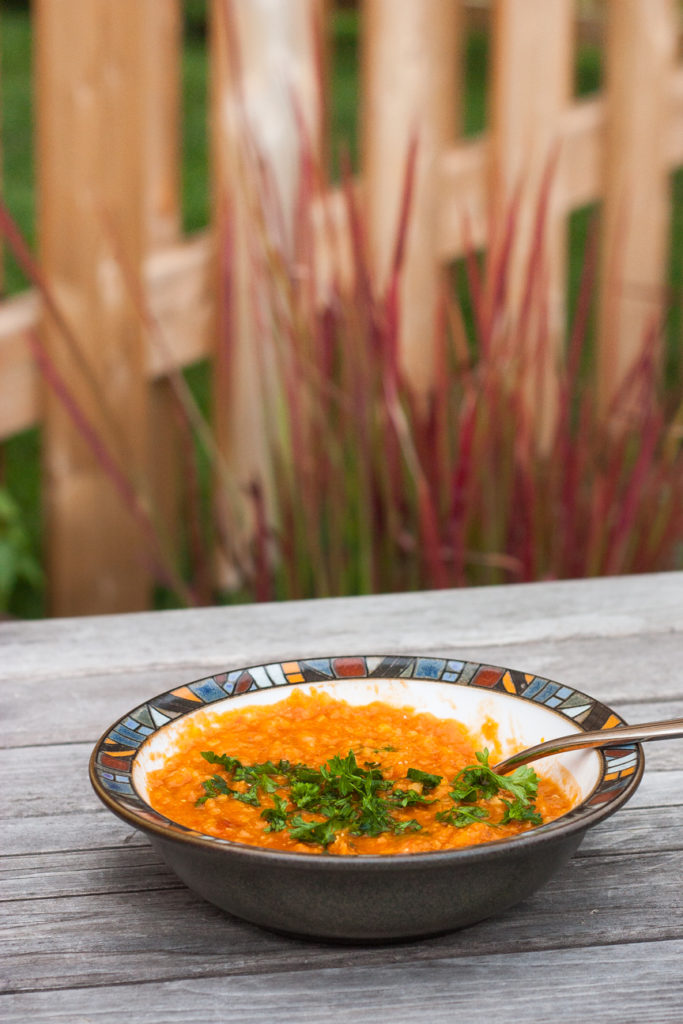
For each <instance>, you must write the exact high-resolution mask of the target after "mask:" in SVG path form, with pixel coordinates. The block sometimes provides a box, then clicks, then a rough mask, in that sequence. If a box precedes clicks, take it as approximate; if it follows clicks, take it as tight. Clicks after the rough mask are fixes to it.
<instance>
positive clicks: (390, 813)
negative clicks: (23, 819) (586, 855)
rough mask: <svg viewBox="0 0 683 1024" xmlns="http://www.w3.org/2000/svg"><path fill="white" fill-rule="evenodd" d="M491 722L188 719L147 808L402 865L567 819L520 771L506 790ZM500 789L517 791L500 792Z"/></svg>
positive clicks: (227, 833)
mask: <svg viewBox="0 0 683 1024" xmlns="http://www.w3.org/2000/svg"><path fill="white" fill-rule="evenodd" d="M487 747H488V748H492V749H493V752H494V753H492V754H491V763H492V764H495V763H496V757H495V753H496V747H497V730H496V725H495V722H492V721H490V720H487V721H485V722H483V723H482V728H481V733H480V734H479V735H478V736H473V735H472V734H470V733H469V732H468V731H467V730H466V729H465V727H464V726H463V725H462V724H460V723H459V722H457V721H454V720H452V719H439V718H437V717H435V716H434V715H432V714H429V713H425V712H417V711H415V710H414V709H412V708H396V707H392V706H390V705H388V704H385V703H382V702H380V701H376V702H374V703H371V704H366V705H363V706H361V707H356V706H352V705H350V704H348V703H346V702H345V701H341V700H337V699H334V698H332V697H330V696H329V695H327V694H324V693H320V692H315V691H314V692H312V693H309V694H306V693H302V692H301V691H297V690H295V691H294V692H293V693H292V694H291V696H290V697H288V698H287V699H285V700H283V701H281V702H279V703H277V704H275V705H269V706H252V707H248V708H245V709H243V710H235V711H230V712H225V713H222V714H221V715H220V717H219V716H217V715H213V716H212V715H211V714H210V713H206V712H202V713H199V714H194V715H190V716H189V717H188V719H187V723H186V726H185V727H184V729H183V731H182V733H181V736H180V739H179V742H178V745H177V747H176V748H175V749H174V752H173V754H172V755H171V756H170V757H168V758H167V759H166V760H165V761H164V762H163V765H162V767H160V768H158V769H155V770H153V771H150V772H149V773H148V776H147V785H148V797H149V802H150V803H151V805H152V806H153V807H154V808H155V809H156V810H157V811H159V812H161V813H162V814H163V815H165V816H166V817H167V818H169V819H171V820H172V821H175V822H178V823H180V824H182V825H185V826H187V827H188V828H191V829H194V830H196V831H198V832H202V833H206V834H208V835H211V836H217V837H219V838H221V839H229V840H233V841H234V842H238V843H247V844H250V845H253V846H261V847H268V848H271V849H276V850H287V851H297V852H306V853H321V852H327V853H332V854H351V855H354V854H355V855H360V854H364V855H367V854H398V853H417V852H425V851H430V850H445V849H452V848H455V847H462V846H469V845H472V844H475V843H483V842H488V841H491V840H496V839H503V838H510V837H511V836H515V835H518V834H519V833H521V832H525V831H527V830H528V829H529V828H533V827H534V825H538V824H540V823H541V822H546V821H550V820H552V819H553V818H557V817H559V816H560V815H562V814H565V813H566V812H567V811H569V810H570V809H571V807H572V804H573V798H572V794H571V793H569V792H565V791H564V790H563V789H562V788H560V787H559V786H558V785H557V784H556V783H554V782H553V781H551V780H550V779H544V778H543V777H539V776H537V775H536V773H535V771H534V770H533V769H532V768H530V767H526V768H524V769H518V771H517V772H515V773H513V774H512V775H510V776H507V777H506V779H505V780H501V777H500V776H495V775H494V774H493V772H492V771H491V770H490V768H489V767H488V757H487V750H486V748H487ZM504 783H505V784H506V785H507V786H509V787H510V788H509V789H506V788H504Z"/></svg>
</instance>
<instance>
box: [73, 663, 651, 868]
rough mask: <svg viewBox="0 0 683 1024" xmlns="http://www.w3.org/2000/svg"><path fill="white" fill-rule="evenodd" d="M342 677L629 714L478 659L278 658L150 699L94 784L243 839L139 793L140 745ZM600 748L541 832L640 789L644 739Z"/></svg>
mask: <svg viewBox="0 0 683 1024" xmlns="http://www.w3.org/2000/svg"><path fill="white" fill-rule="evenodd" d="M335 679H341V680H343V679H419V680H425V681H427V682H441V683H451V684H453V685H456V686H476V687H479V688H482V689H487V690H492V691H498V692H500V693H505V694H508V695H510V696H512V697H517V698H521V699H522V700H530V701H533V702H534V703H536V704H542V705H544V706H545V707H547V708H549V709H551V710H552V711H555V712H557V713H558V714H560V715H562V716H563V717H564V718H566V719H567V720H568V721H570V722H573V723H575V724H577V725H580V726H581V727H582V729H583V730H584V731H589V730H593V729H611V728H613V727H614V726H616V725H622V724H624V720H623V719H622V718H621V717H620V716H619V715H617V714H616V713H615V712H614V711H612V709H611V708H609V707H607V705H605V704H602V703H601V702H600V701H598V700H596V699H595V698H594V697H590V696H588V694H586V693H583V692H582V691H580V690H575V689H574V688H573V687H571V686H566V685H564V684H562V683H556V682H553V681H552V680H551V679H546V678H545V677H543V676H536V675H530V674H528V673H525V672H521V671H517V670H514V669H509V668H500V667H498V666H494V665H487V664H482V663H479V662H471V661H459V660H456V659H453V658H436V657H431V656H420V655H377V656H370V655H353V656H349V655H344V656H341V657H327V658H310V659H303V660H299V661H283V662H274V663H271V664H267V665H256V666H251V667H250V668H240V669H235V670H233V671H227V672H219V673H216V674H215V675H212V676H208V677H206V678H205V679H198V680H196V681H195V682H192V683H187V684H184V685H182V686H178V687H176V688H175V689H173V690H167V691H166V692H165V693H161V694H159V695H158V696H156V697H153V698H151V699H150V700H147V701H145V703H144V704H140V705H139V707H137V708H135V709H134V710H133V711H130V712H129V713H128V714H127V715H124V716H123V717H122V718H120V719H119V720H118V721H117V722H116V723H115V724H114V725H113V726H112V727H111V728H110V729H108V730H107V732H106V733H105V734H104V735H103V736H102V737H101V739H100V740H99V741H98V743H97V744H96V746H95V748H94V750H93V754H92V757H91V761H90V777H91V780H92V782H93V785H94V787H95V790H96V792H97V793H98V795H99V796H100V797H101V798H102V799H103V800H104V802H105V803H107V804H108V805H109V806H110V807H111V809H112V810H115V811H117V812H121V813H122V815H123V816H124V817H125V818H126V819H131V818H132V819H133V820H134V821H135V820H136V819H137V822H138V823H139V825H140V826H141V827H143V828H144V827H145V824H147V825H149V824H151V825H153V826H156V828H157V829H158V828H159V826H161V828H162V829H163V831H165V832H168V831H169V830H171V831H173V832H176V833H181V834H182V833H184V834H190V835H193V836H201V838H202V839H203V840H210V841H211V842H212V843H219V844H225V845H226V846H236V845H241V844H235V843H233V842H230V841H228V840H221V839H216V838H215V837H213V836H211V837H209V836H205V835H203V834H201V833H197V832H195V831H193V830H192V829H188V828H186V827H185V826H183V825H179V824H178V823H177V822H174V821H171V820H170V819H168V818H166V817H164V816H163V815H162V814H159V813H158V812H156V811H154V810H153V809H152V808H151V807H150V806H149V805H148V804H147V803H146V802H145V801H144V800H143V799H142V798H141V797H140V796H139V794H138V793H137V791H136V789H135V787H134V785H133V782H132V778H131V773H132V768H133V762H134V759H135V756H136V754H137V751H138V748H139V747H140V746H141V745H142V744H143V743H144V741H145V740H146V739H147V738H148V736H150V735H152V733H154V732H156V731H157V730H158V729H161V728H162V727H163V726H165V725H167V724H168V723H169V722H170V721H172V720H173V719H176V718H180V717H182V716H183V715H188V714H190V713H192V712H193V711H196V710H197V709H198V708H200V707H203V706H205V705H207V704H212V703H213V702H214V701H219V700H225V698H226V697H236V696H238V695H240V694H243V693H248V692H249V691H251V690H261V689H266V688H271V687H275V686H282V687H286V686H294V685H296V684H297V683H323V682H330V681H333V680H335ZM598 753H599V754H600V756H601V759H602V770H601V775H600V778H599V780H598V783H597V785H596V786H595V787H594V789H593V790H592V792H591V793H590V795H589V797H588V798H587V799H586V800H584V801H583V802H582V803H581V804H579V805H578V806H577V807H575V808H574V809H573V810H572V811H570V812H569V813H568V814H566V815H563V817H562V818H559V819H556V820H555V821H552V822H548V824H546V825H541V826H539V827H538V828H536V829H533V830H532V831H533V833H534V834H536V833H542V832H547V831H548V830H553V829H555V828H557V827H558V826H564V825H566V824H567V823H569V822H570V821H577V820H581V819H584V818H589V819H593V820H596V819H599V818H603V817H606V816H607V814H609V813H611V811H612V810H616V809H617V807H619V806H621V804H622V803H624V802H625V800H627V799H628V797H629V796H630V795H631V794H632V792H633V791H634V790H635V789H636V787H637V786H638V783H639V782H640V778H641V776H642V773H643V768H644V757H643V752H642V748H641V747H640V746H639V745H638V744H636V743H625V744H624V745H623V746H620V747H612V748H610V749H609V750H603V751H598ZM590 823H592V821H591V822H590ZM155 830H156V829H155ZM527 835H528V833H527ZM508 841H509V840H500V841H499V842H508ZM487 845H489V846H492V845H498V843H492V844H487ZM261 852H268V851H265V850H263V851H261ZM299 856H307V855H306V854H299Z"/></svg>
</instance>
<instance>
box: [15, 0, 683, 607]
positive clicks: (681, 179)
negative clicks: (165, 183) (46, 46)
mask: <svg viewBox="0 0 683 1024" xmlns="http://www.w3.org/2000/svg"><path fill="white" fill-rule="evenodd" d="M205 9H206V3H205V0H185V7H184V10H185V13H186V31H185V39H184V50H183V142H182V201H183V225H184V228H185V230H186V231H188V232H191V231H193V230H196V229H198V228H201V227H202V226H204V225H205V224H206V223H207V221H208V217H209V190H208V170H207V164H208V154H207V133H206V123H205V116H206V96H207V81H206V71H207V67H206V45H205V44H206V38H205V24H204V13H205ZM357 44H358V26H357V18H356V16H355V14H354V13H353V12H349V11H348V10H345V11H340V12H338V13H337V15H336V18H335V22H334V49H333V59H332V75H333V87H332V110H331V117H330V122H331V136H332V151H333V152H332V167H333V173H335V174H336V173H337V168H338V166H339V164H338V156H339V152H340V150H341V149H342V148H347V149H348V151H349V153H350V156H351V161H352V165H353V166H354V167H356V166H357V163H358V151H357V143H356V138H357V111H358V45H357ZM0 46H1V53H0V59H1V65H0V66H1V69H2V71H1V97H0V99H1V109H2V160H3V178H4V195H5V201H6V202H7V204H8V206H9V208H10V210H11V212H12V213H13V215H14V216H15V218H16V219H17V221H18V222H19V225H20V226H21V228H22V230H23V231H24V233H25V235H26V237H27V238H28V239H29V240H30V241H31V242H33V241H34V227H33V225H34V175H33V153H32V113H31V107H32V103H31V69H30V64H31V55H30V50H31V36H30V27H29V20H28V14H27V5H26V3H25V2H24V3H22V2H20V0H14V2H13V3H7V2H6V3H5V5H4V7H3V11H2V18H1V20H0ZM487 71H488V46H487V39H486V37H485V36H484V35H482V34H477V35H473V36H472V37H471V38H470V39H469V40H468V41H467V47H466V60H465V109H464V130H465V132H466V134H468V135H472V134H475V133H477V132H479V131H481V130H482V128H483V127H484V125H485V121H486V103H487V97H486V79H487ZM575 83H576V92H577V94H579V95H585V94H587V93H590V92H592V91H594V90H596V89H598V88H600V84H601V63H600V54H599V52H598V51H597V50H596V49H595V48H586V47H584V48H581V49H580V52H579V54H578V58H577V65H576V78H575ZM673 194H674V198H675V203H674V223H673V235H672V237H673V238H674V239H675V240H676V244H675V245H673V244H672V258H671V276H670V284H671V290H672V296H673V297H674V299H675V301H672V315H671V324H670V333H669V346H668V365H667V369H668V375H669V378H670V379H672V378H673V376H674V375H676V374H677V373H680V331H681V324H680V306H681V293H682V291H683V283H682V282H683V253H682V252H681V246H680V244H679V242H678V240H679V239H681V238H682V237H683V220H682V218H683V172H679V173H677V174H675V175H674V176H673ZM592 213H593V210H581V211H577V212H575V213H574V214H573V215H572V217H571V220H570V240H571V250H572V254H571V260H570V269H569V275H570V299H571V296H573V295H575V294H576V289H577V282H578V279H579V275H580V270H581V263H582V254H583V247H584V242H585V237H586V233H587V225H588V223H589V220H590V217H591V215H592ZM4 281H5V289H6V291H7V292H9V293H13V292H16V291H17V290H19V289H20V288H22V287H23V286H24V285H25V282H24V280H23V277H22V275H21V273H20V271H19V270H18V268H17V267H16V266H15V265H14V264H13V262H12V260H11V259H9V258H7V259H6V261H5V274H4ZM190 379H191V381H192V383H193V385H194V386H195V387H196V389H197V391H198V393H199V395H200V397H201V398H202V401H203V402H205V401H206V394H207V390H208V384H207V380H208V375H207V374H206V372H205V369H204V368H201V367H199V368H196V369H195V370H193V371H192V372H191V373H190ZM0 455H1V457H2V458H1V461H0V474H1V475H0V483H4V486H5V487H6V488H7V489H8V490H9V491H10V493H11V494H12V495H13V497H14V498H15V499H16V501H17V502H18V503H19V505H20V507H21V510H22V515H23V520H24V523H25V526H26V530H27V532H28V534H29V537H30V539H31V543H32V545H33V547H34V549H35V550H36V551H38V550H39V548H40V539H41V532H42V530H41V513H40V507H41V503H40V477H39V460H40V438H39V432H38V431H37V430H31V431H27V432H25V433H24V434H22V435H20V436H18V437H15V438H12V439H11V440H10V441H9V442H7V443H6V444H5V445H4V446H3V451H2V452H0ZM0 532H1V524H0ZM0 610H1V609H0ZM10 610H11V611H12V612H13V613H15V614H18V615H21V616H39V615H42V614H43V613H44V602H43V595H42V593H41V592H40V591H38V590H36V589H35V588H33V587H29V586H28V585H26V584H22V585H20V586H18V587H17V589H16V592H15V594H14V596H13V599H12V602H11V605H10Z"/></svg>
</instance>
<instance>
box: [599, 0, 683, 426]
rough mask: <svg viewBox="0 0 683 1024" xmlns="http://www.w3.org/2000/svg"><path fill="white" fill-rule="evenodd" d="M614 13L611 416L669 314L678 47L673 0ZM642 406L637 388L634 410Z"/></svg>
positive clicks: (626, 0) (608, 320)
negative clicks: (665, 310) (670, 153)
mask: <svg viewBox="0 0 683 1024" xmlns="http://www.w3.org/2000/svg"><path fill="white" fill-rule="evenodd" d="M608 15H609V16H608V26H607V65H606V98H605V102H606V140H605V162H604V178H603V193H604V215H603V220H604V234H603V253H602V290H601V296H600V327H599V346H598V359H597V375H598V387H599V392H600V397H601V402H602V407H603V411H604V412H605V414H607V413H608V412H609V408H610V404H611V403H612V402H613V400H614V398H615V396H616V395H618V394H619V391H620V389H621V388H622V387H623V385H624V382H625V381H626V380H627V378H628V375H629V373H630V372H631V371H632V369H633V368H634V366H635V365H636V364H637V363H638V360H639V358H640V356H641V355H642V353H643V352H644V351H645V348H646V345H647V341H648V339H647V335H648V333H649V332H650V331H651V330H652V329H653V327H655V326H657V325H658V321H659V318H660V316H661V313H662V306H663V292H664V287H665V283H666V278H667V271H666V266H667V255H668V242H669V219H670V191H669V181H668V175H669V166H668V159H667V148H668V146H667V143H668V128H669V125H670V123H671V81H672V71H673V69H674V60H675V50H676V32H675V27H674V26H675V11H674V2H673V0H618V2H614V0H613V2H612V3H610V4H609V8H608ZM641 402H642V395H641V394H640V392H638V394H637V395H633V397H632V398H631V400H630V403H629V410H631V411H633V410H635V409H636V408H637V405H638V404H639V403H641ZM629 410H627V412H628V411H629Z"/></svg>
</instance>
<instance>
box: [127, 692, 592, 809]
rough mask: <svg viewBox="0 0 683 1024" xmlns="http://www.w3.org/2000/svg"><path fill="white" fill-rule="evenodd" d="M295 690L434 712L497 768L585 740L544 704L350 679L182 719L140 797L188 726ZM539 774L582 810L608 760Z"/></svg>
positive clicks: (140, 764) (148, 749)
mask: <svg viewBox="0 0 683 1024" xmlns="http://www.w3.org/2000/svg"><path fill="white" fill-rule="evenodd" d="M295 687H296V689H299V690H302V691H304V692H310V691H311V690H315V691H317V692H323V693H327V694H330V695H331V696H334V697H337V698H339V699H342V700H345V701H348V703H349V704H353V705H363V704H370V703H372V702H373V701H376V700H381V701H384V702H386V703H387V704H391V705H393V706H394V707H408V708H411V709H413V710H415V711H419V712H430V713H431V714H433V715H435V716H436V717H438V718H454V719H456V720H457V721H459V722H461V723H462V724H463V725H464V726H465V727H466V728H467V729H468V730H469V731H470V732H471V733H473V734H474V735H475V736H477V737H481V746H482V747H483V746H487V747H488V748H489V750H490V751H491V752H492V758H491V763H492V764H493V763H495V761H496V760H498V759H502V758H504V757H507V756H509V755H511V754H514V753H516V752H517V751H518V750H521V749H522V748H524V747H530V746H532V745H533V744H535V743H541V742H543V741H544V740H550V739H555V738H556V737H558V736H565V735H567V734H569V733H575V732H581V729H580V727H579V726H577V725H576V724H575V723H573V722H571V721H569V720H568V719H567V718H565V717H563V716H562V715H560V714H558V713H557V712H555V711H553V710H551V709H550V708H547V707H544V706H543V705H542V704H535V703H534V702H533V701H525V700H522V699H520V698H518V697H513V696H508V695H507V694H504V693H500V692H498V691H489V690H482V689H479V688H477V687H468V686H455V685H452V684H449V683H440V682H436V681H429V680H421V679H344V680H331V681H330V682H316V683H299V684H295V686H287V687H272V688H268V689H262V690H252V691H250V692H249V693H244V694H241V695H239V696H237V697H226V699H225V700H219V701H215V702H214V703H212V704H207V705H203V706H202V707H201V708H198V709H197V711H194V712H191V714H190V715H184V716H182V717H181V718H178V719H175V720H174V721H172V722H169V724H168V725H165V726H163V727H162V728H161V729H159V730H157V731H156V732H155V733H153V734H152V735H151V736H150V737H149V739H147V740H146V741H145V743H144V744H143V745H142V746H141V747H140V749H139V751H138V753H137V755H136V757H135V761H134V763H133V784H134V785H135V788H136V789H137V791H138V793H139V794H140V795H141V797H142V798H143V799H144V800H148V791H147V773H148V772H149V771H154V770H156V769H157V768H160V767H161V765H162V763H163V761H164V760H165V759H166V758H167V757H168V756H169V755H170V754H172V753H174V752H175V751H176V749H177V747H178V744H179V741H180V739H181V737H182V733H183V731H184V730H185V728H186V726H187V721H188V718H190V717H191V718H192V719H194V720H196V719H199V720H200V721H207V720H208V721H212V722H213V721H215V720H216V719H217V718H220V717H222V716H223V715H225V714H227V713H230V712H233V711H237V710H238V709H240V708H245V707H249V706H255V705H260V706H263V705H269V704H277V703H279V702H280V701H283V700H286V699H287V697H289V696H290V694H291V692H292V690H293V689H294V688H295ZM225 752H226V753H229V751H227V750H226V751H225ZM534 767H535V768H536V770H537V771H538V772H539V774H541V775H544V776H546V777H549V778H551V779H553V780H554V781H555V782H557V783H558V784H559V785H561V786H562V787H563V788H564V789H565V791H566V792H567V793H568V795H569V796H570V797H571V798H572V802H573V804H574V805H576V804H578V803H581V802H582V801H583V800H585V799H586V798H587V797H588V796H589V794H590V793H591V792H592V791H593V789H594V788H595V786H596V785H597V783H598V780H599V777H600V767H601V760H600V757H599V755H598V754H597V753H596V752H595V751H593V750H579V751H573V752H569V753H565V754H558V755H553V756H552V757H547V758H544V759H543V760H542V761H539V762H536V763H535V765H534Z"/></svg>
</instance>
